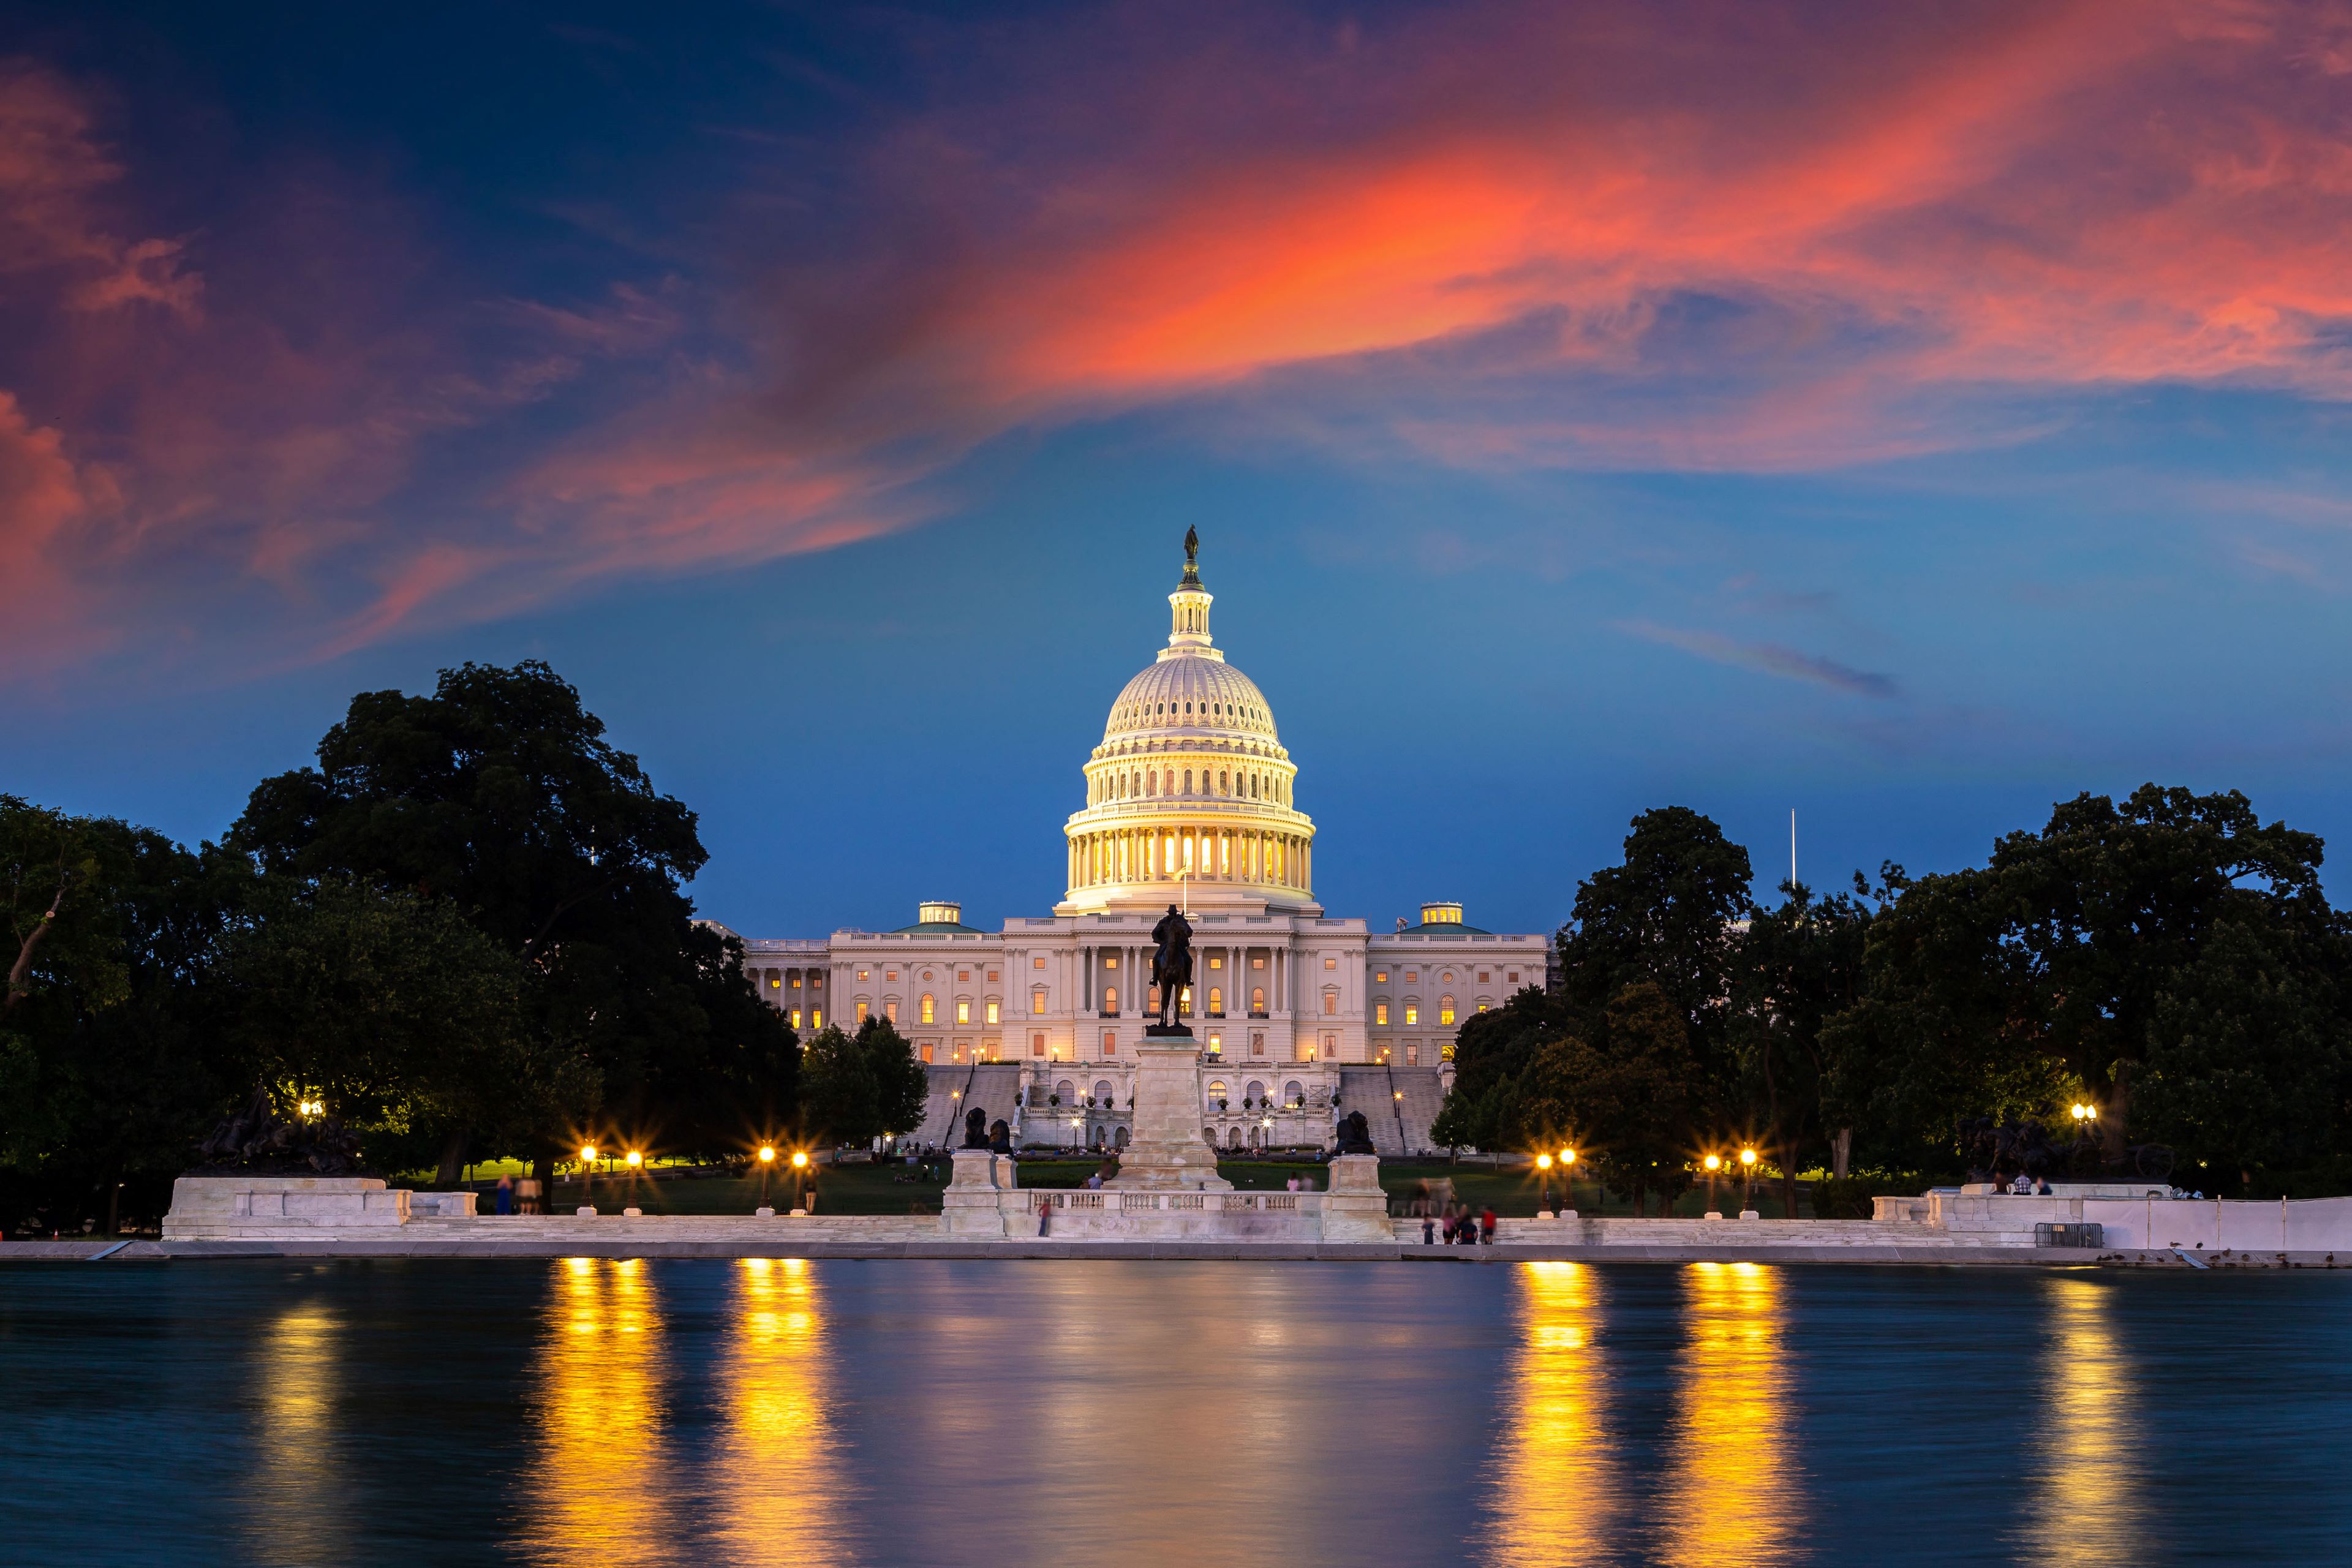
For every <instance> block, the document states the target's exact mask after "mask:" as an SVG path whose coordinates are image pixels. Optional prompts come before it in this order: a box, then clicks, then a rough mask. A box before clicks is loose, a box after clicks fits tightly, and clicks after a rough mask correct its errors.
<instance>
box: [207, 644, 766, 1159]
mask: <svg viewBox="0 0 2352 1568" xmlns="http://www.w3.org/2000/svg"><path fill="white" fill-rule="evenodd" d="M228 842H229V844H230V845H231V846H232V847H235V848H236V849H239V850H242V851H244V852H247V853H248V854H250V855H252V856H254V857H255V858H256V859H257V862H258V864H259V865H261V866H262V867H263V868H265V869H266V870H268V871H271V872H273V873H276V874H279V875H285V876H291V877H296V878H300V879H322V878H331V877H342V878H351V879H358V880H362V881H365V882H368V883H372V884H374V885H377V886H381V887H385V888H396V889H407V890H410V891H412V892H415V893H416V894H418V895H420V896H426V897H434V898H440V899H446V900H449V901H451V902H452V903H453V904H454V905H456V907H457V908H458V909H459V910H463V911H465V913H466V916H467V919H468V920H470V921H472V922H473V923H474V924H475V925H476V926H477V927H478V928H479V929H480V930H481V931H483V932H484V933H485V934H486V935H487V936H488V937H489V938H490V939H491V940H492V941H494V942H498V943H499V945H500V946H501V947H502V948H503V949H504V951H506V952H509V954H512V955H513V956H514V957H515V959H516V960H518V961H519V962H521V963H525V964H527V965H528V966H529V969H530V986H529V991H528V995H527V999H526V1000H527V1006H526V1011H527V1017H528V1022H529V1025H530V1027H531V1028H533V1029H534V1030H536V1031H537V1032H538V1033H539V1034H540V1035H541V1037H542V1040H543V1042H544V1046H545V1051H546V1054H547V1055H548V1057H549V1059H550V1061H551V1067H552V1070H551V1073H550V1075H549V1076H550V1079H551V1081H552V1082H554V1083H556V1084H558V1085H560V1086H585V1087H586V1091H587V1092H589V1093H591V1094H593V1097H594V1098H593V1100H592V1101H587V1102H579V1103H574V1104H573V1105H572V1106H571V1107H569V1108H568V1110H569V1115H568V1118H566V1119H565V1120H567V1121H568V1122H569V1125H557V1124H554V1123H553V1122H552V1121H551V1123H550V1124H549V1125H546V1126H544V1127H542V1128H541V1130H540V1134H541V1143H542V1146H543V1147H551V1146H552V1144H553V1143H554V1142H560V1141H565V1140H568V1136H569V1134H570V1132H571V1131H575V1130H577V1129H579V1128H580V1127H583V1126H589V1125H592V1124H593V1121H595V1120H598V1119H601V1120H603V1121H607V1122H617V1123H619V1124H620V1125H621V1126H622V1127H623V1128H624V1129H625V1131H627V1132H628V1133H629V1134H630V1135H631V1136H635V1137H643V1138H646V1139H659V1140H661V1141H663V1142H664V1143H665V1144H666V1145H667V1146H668V1147H670V1148H672V1149H675V1150H678V1151H681V1152H708V1153H719V1152H731V1151H733V1150H735V1149H737V1148H739V1147H740V1145H741V1144H742V1143H743V1142H746V1141H747V1140H748V1139H750V1138H751V1137H754V1136H756V1135H757V1129H756V1127H754V1126H753V1125H752V1124H751V1123H752V1122H753V1121H756V1120H758V1119H760V1118H761V1117H763V1116H766V1115H782V1113H783V1112H784V1110H787V1109H788V1108H789V1107H790V1106H791V1104H792V1102H793V1097H794V1094H795V1082H796V1075H797V1068H798V1057H799V1052H798V1047H797V1044H796V1042H794V1040H793V1037H792V1033H791V1031H790V1029H789V1028H787V1027H786V1026H785V1025H784V1023H783V1022H782V1019H781V1018H780V1017H779V1016H777V1015H776V1013H775V1012H774V1010H773V1009H772V1008H770V1007H767V1006H766V1005H763V1004H761V1002H760V1001H759V1000H758V997H757V994H756V993H754V992H753V991H752V989H751V984H750V983H749V981H748V980H747V979H746V978H745V977H744V975H743V972H742V965H741V958H740V944H736V943H734V942H733V940H732V939H731V938H728V937H724V936H721V935H719V934H718V933H716V932H713V931H709V930H708V929H706V928H698V927H697V926H696V925H695V924H694V923H693V919H692V916H693V906H692V905H691V903H689V902H688V899H687V897H686V894H685V892H684V891H683V886H684V884H685V882H686V881H687V880H688V879H690V878H691V877H692V876H693V875H694V874H695V872H696V871H698V870H699V869H700V868H701V867H702V865H703V862H704V860H705V858H706V856H705V853H704V850H703V847H702V845H701V842H700V840H699V839H698V837H696V833H695V819H694V814H693V813H692V812H690V811H688V809H687V808H686V807H685V806H684V805H681V804H679V803H678V802H677V801H676V800H674V799H672V798H670V797H669V796H667V795H658V794H656V792H655V790H654V788H653V785H652V784H651V783H650V781H648V780H647V779H646V775H645V773H644V771H643V770H642V769H641V768H640V767H639V766H638V765H637V762H636V759H635V758H634V757H632V756H630V755H629V754H627V753H626V752H620V751H617V750H615V749H614V747H613V746H611V745H610V744H609V743H607V742H606V741H605V740H604V724H603V722H602V721H600V720H598V719H597V718H596V717H595V716H594V715H593V714H592V713H589V712H588V711H586V710H584V709H583V707H582V706H581V703H580V697H579V693H578V692H576V691H574V690H573V689H572V687H571V686H570V685H568V684H567V683H565V682H564V681H563V680H562V679H561V678H559V677H558V676H557V675H556V674H555V672H554V671H553V670H551V669H550V668H548V667H547V666H546V665H544V664H541V663H538V662H536V661H530V662H525V663H523V664H520V665H517V666H515V667H514V668H511V669H502V668H492V667H488V666H482V665H473V664H468V665H464V666H461V667H460V668H457V669H452V670H445V671H443V672H442V675H441V679H440V681H439V684H438V685H437V687H436V689H435V691H434V693H433V695H432V696H430V697H411V696H408V695H405V694H404V693H402V692H398V691H374V692H363V693H362V694H361V695H360V696H358V697H356V698H354V699H352V704H351V709H350V711H349V713H348V714H347V715H346V716H345V717H344V719H343V721H342V722H341V723H339V724H337V725H336V726H335V727H334V728H333V729H331V730H330V731H328V732H327V734H326V737H325V738H324V739H323V740H322V741H320V743H319V765H318V766H317V767H316V768H303V769H299V770H298V771H296V772H294V773H282V774H279V775H278V776H277V777H275V778H270V779H265V780H264V781H262V783H261V784H260V785H259V786H258V787H257V788H256V789H255V790H254V792H253V797H252V800H251V801H250V802H249V803H248V805H247V808H246V812H245V815H244V816H242V817H240V818H239V819H238V821H237V823H236V826H235V827H234V828H232V829H231V831H230V835H229V839H228ZM565 1053H569V1054H570V1055H571V1056H572V1058H575V1059H574V1060H573V1061H572V1062H571V1063H569V1064H560V1063H557V1058H561V1057H562V1056H563V1055H564V1054H565Z"/></svg>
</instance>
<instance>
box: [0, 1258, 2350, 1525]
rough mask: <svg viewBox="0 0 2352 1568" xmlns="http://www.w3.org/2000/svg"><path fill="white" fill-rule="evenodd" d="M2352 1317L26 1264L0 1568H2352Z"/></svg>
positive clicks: (1072, 1270)
mask: <svg viewBox="0 0 2352 1568" xmlns="http://www.w3.org/2000/svg"><path fill="white" fill-rule="evenodd" d="M2347 1306H2352V1279H2347V1278H2346V1277H2344V1276H2342V1275H2335V1276H2329V1275H2321V1274H2316V1273H2313V1274H2304V1273H2297V1274H2294V1275H2284V1274H2271V1275H2248V1276H2230V1275H2224V1274H2222V1273H2221V1271H2218V1270H2216V1271H2211V1272H2209V1273H2205V1274H2198V1275H2193V1276H2192V1275H2189V1273H2188V1272H2187V1271H2186V1270H2180V1271H2176V1272H2174V1273H2172V1274H2156V1273H2152V1272H2150V1273H2141V1272H2120V1273H2119V1272H2115V1271H2098V1272H2079V1273H2078V1272H2065V1273H2056V1274H2048V1273H2042V1272H2040V1271H2028V1270H2024V1269H2016V1270H2011V1269H2000V1270H1967V1269H1901V1268H1881V1269H1872V1268H1815V1269H1788V1268H1781V1269H1773V1268H1756V1267H1741V1266H1723V1265H1713V1266H1709V1265H1701V1266H1696V1267H1687V1268H1669V1267H1644V1266H1638V1265H1636V1266H1628V1267H1619V1266H1594V1265H1580V1264H1549V1265H1535V1266H1527V1265H1520V1264H1498V1263H1495V1262H1492V1261H1490V1260H1488V1259H1486V1258H1480V1259H1479V1260H1478V1261H1476V1262H1475V1263H1473V1262H1470V1261H1468V1260H1466V1259H1465V1261H1463V1262H1460V1263H1454V1262H1452V1261H1450V1260H1449V1262H1448V1263H1447V1264H1446V1265H1445V1266H1442V1267H1440V1266H1431V1265H1422V1264H1391V1265H1355V1264H1349V1265H1306V1264H1265V1265H1257V1264H1240V1263H1235V1264H1217V1265H1202V1264H1189V1263H1175V1262H1146V1261H1141V1260H1136V1261H1097V1262H1083V1263H1080V1262H1073V1263H1067V1264H1060V1263H1049V1262H1033V1263H1005V1264H997V1263H945V1262H940V1263H931V1262H913V1261H899V1262H889V1263H854V1262H845V1261H828V1262H813V1263H811V1262H785V1261H781V1260H779V1261H773V1262H745V1261H740V1260H718V1259H712V1260H677V1261H669V1262H635V1263H632V1262H618V1261H602V1260H591V1259H566V1260H561V1261H555V1262H550V1263H514V1264H510V1265H507V1264H435V1263H408V1264H389V1263H379V1264H359V1265H352V1264H319V1265H316V1266H304V1267H300V1268H286V1267H282V1266H257V1265H253V1264H245V1263H236V1262H227V1261H224V1262H221V1263H218V1264H205V1263H173V1264H172V1265H170V1266H168V1268H163V1267H159V1268H152V1269H146V1268H141V1269H131V1268H122V1269H111V1268H107V1269H100V1268H79V1267H77V1268H73V1269H66V1268H57V1267H53V1266H31V1265H27V1266H24V1267H21V1268H13V1269H11V1268H0V1389H5V1391H6V1393H7V1395H8V1404H7V1405H6V1409H7V1412H8V1416H9V1421H10V1431H9V1441H8V1442H7V1443H6V1444H5V1445H0V1562H5V1563H6V1564H7V1565H8V1568H16V1564H17V1563H26V1564H47V1563H64V1564H68V1565H69V1568H110V1565H112V1564H115V1563H124V1564H140V1565H142V1568H143V1565H144V1564H147V1563H158V1562H168V1563H174V1564H178V1563H199V1564H210V1563H332V1564H334V1565H335V1568H362V1565H366V1564H373V1563H386V1564H394V1563H397V1564H403V1565H406V1564H413V1563H443V1562H450V1563H456V1562H477V1561H508V1560H521V1561H525V1562H535V1563H567V1564H569V1563H595V1564H598V1565H600V1568H602V1565H605V1564H623V1563H695V1564H700V1563H751V1562H757V1563H813V1562H824V1563H860V1564H865V1565H866V1568H877V1565H884V1564H895V1563H944V1562H961V1561H964V1560H966V1559H990V1560H1002V1561H1006V1562H1013V1563H1022V1564H1023V1565H1024V1568H1028V1565H1031V1564H1035V1565H1039V1568H1044V1565H1047V1564H1057V1563H1070V1564H1088V1565H1091V1564H1095V1563H1111V1562H1124V1563H1157V1562H1181V1563H1186V1564H1187V1565H1188V1568H1216V1565H1220V1564H1225V1563H1232V1564H1234V1565H1236V1568H1243V1565H1255V1564H1258V1563H1269V1562H1276V1563H1325V1562H1342V1563H1453V1562H1469V1563H1497V1564H1503V1565H1507V1568H1517V1565H1520V1564H1540V1563H1591V1564H1599V1563H1657V1562H1706V1563H1711V1564H1713V1563H1800V1562H1801V1563H1870V1564H1874V1563H1933V1564H1936V1565H1937V1568H1945V1565H1947V1564H1952V1563H1983V1564H1998V1563H2026V1564H2032V1565H2033V1568H2042V1564H2046V1563H2126V1562H2127V1563H2176V1562H2187V1561H2213V1562H2229V1563H2294V1564H2295V1565H2297V1568H2304V1565H2306V1564H2309V1563H2322V1562H2343V1561H2352V1495H2347V1489H2345V1488H2344V1487H2343V1486H2342V1476H2343V1473H2344V1471H2345V1469H2346V1468H2347V1466H2352V1415H2347V1412H2352V1311H2347ZM2184 1434H2186V1435H2188V1439H2187V1440H2183V1435H2184ZM125 1499H129V1500H134V1501H135V1503H136V1506H133V1507H116V1506H110V1505H111V1504H113V1503H115V1502H117V1501H119V1500H125ZM2257 1500H2258V1501H2257Z"/></svg>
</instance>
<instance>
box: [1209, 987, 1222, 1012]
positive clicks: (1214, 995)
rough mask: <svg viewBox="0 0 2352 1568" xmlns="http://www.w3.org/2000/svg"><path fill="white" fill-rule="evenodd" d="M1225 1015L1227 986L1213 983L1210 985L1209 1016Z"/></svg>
mask: <svg viewBox="0 0 2352 1568" xmlns="http://www.w3.org/2000/svg"><path fill="white" fill-rule="evenodd" d="M1209 1016H1210V1017H1212V1018H1222V1017H1223V1016H1225V988H1224V987H1223V986H1222V985H1212V986H1210V987H1209Z"/></svg>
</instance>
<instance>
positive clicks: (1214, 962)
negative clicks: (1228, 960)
mask: <svg viewBox="0 0 2352 1568" xmlns="http://www.w3.org/2000/svg"><path fill="white" fill-rule="evenodd" d="M1224 966H1225V961H1224V960H1223V958H1219V957H1214V956H1212V957H1211V958H1210V960H1209V967H1210V968H1212V969H1223V967H1224Z"/></svg>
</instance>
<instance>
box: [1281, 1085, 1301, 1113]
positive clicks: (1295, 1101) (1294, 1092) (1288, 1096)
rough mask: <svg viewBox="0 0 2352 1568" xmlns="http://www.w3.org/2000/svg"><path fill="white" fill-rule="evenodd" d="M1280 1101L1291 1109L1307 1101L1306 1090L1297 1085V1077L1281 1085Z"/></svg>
mask: <svg viewBox="0 0 2352 1568" xmlns="http://www.w3.org/2000/svg"><path fill="white" fill-rule="evenodd" d="M1282 1103H1283V1104H1285V1105H1287V1106H1289V1107H1291V1108H1292V1109H1293V1110H1296V1109H1297V1108H1298V1107H1299V1106H1302V1105H1304V1104H1306V1103H1307V1091H1306V1090H1305V1089H1301V1088H1300V1087H1299V1086H1298V1080H1297V1079H1291V1080H1290V1081H1289V1082H1288V1083H1286V1084H1284V1085H1283V1086H1282Z"/></svg>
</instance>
